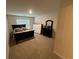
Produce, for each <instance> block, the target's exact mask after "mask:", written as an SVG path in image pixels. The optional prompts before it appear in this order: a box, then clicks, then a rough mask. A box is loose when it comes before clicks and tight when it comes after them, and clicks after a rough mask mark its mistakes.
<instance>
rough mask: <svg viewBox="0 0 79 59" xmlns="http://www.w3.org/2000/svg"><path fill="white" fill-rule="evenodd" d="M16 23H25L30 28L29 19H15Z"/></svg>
mask: <svg viewBox="0 0 79 59" xmlns="http://www.w3.org/2000/svg"><path fill="white" fill-rule="evenodd" d="M16 24H26V28H27V29H30V20H25V19H24V20H23V19H17V20H16Z"/></svg>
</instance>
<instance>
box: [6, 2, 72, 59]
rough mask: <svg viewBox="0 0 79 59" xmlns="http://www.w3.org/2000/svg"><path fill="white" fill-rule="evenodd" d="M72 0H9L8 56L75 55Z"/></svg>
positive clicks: (63, 58) (52, 58) (61, 58)
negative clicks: (73, 47) (73, 50)
mask: <svg viewBox="0 0 79 59" xmlns="http://www.w3.org/2000/svg"><path fill="white" fill-rule="evenodd" d="M72 2H73V1H72V0H20V1H19V2H18V0H6V17H7V18H6V20H7V28H8V33H9V39H8V45H9V49H8V50H9V51H8V52H7V53H8V56H7V59H72V54H73V53H72V45H73V44H72V5H73V4H72ZM66 38H67V39H66Z"/></svg>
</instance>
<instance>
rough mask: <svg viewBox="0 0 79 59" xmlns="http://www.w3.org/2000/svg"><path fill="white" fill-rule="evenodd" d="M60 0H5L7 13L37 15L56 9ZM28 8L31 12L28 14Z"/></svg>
mask: <svg viewBox="0 0 79 59" xmlns="http://www.w3.org/2000/svg"><path fill="white" fill-rule="evenodd" d="M59 1H60V0H6V13H7V15H18V16H33V17H35V16H39V15H43V14H47V13H53V12H55V11H57V10H58V8H59ZM29 10H32V11H33V13H32V14H29Z"/></svg>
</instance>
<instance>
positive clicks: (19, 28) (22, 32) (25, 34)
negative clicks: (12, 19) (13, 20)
mask: <svg viewBox="0 0 79 59" xmlns="http://www.w3.org/2000/svg"><path fill="white" fill-rule="evenodd" d="M12 28H13V35H14V38H15V40H16V42H17V41H19V40H23V39H27V38H33V37H34V30H30V29H26V25H25V24H22V25H12Z"/></svg>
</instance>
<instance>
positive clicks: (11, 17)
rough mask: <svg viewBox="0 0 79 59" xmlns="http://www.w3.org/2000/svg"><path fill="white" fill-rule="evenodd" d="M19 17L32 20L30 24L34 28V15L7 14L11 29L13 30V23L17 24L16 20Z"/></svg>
mask: <svg viewBox="0 0 79 59" xmlns="http://www.w3.org/2000/svg"><path fill="white" fill-rule="evenodd" d="M17 19H26V20H27V19H28V20H30V22H31V23H30V25H31V29H32V27H33V25H32V24H33V23H34V17H26V16H13V15H7V20H8V26H9V30H10V31H11V30H12V26H11V25H14V24H16V20H17ZM26 26H27V25H26Z"/></svg>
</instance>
